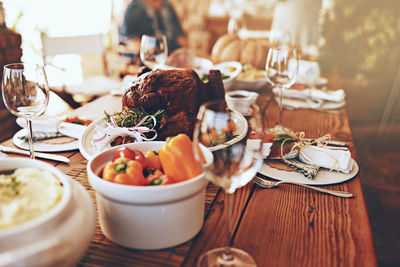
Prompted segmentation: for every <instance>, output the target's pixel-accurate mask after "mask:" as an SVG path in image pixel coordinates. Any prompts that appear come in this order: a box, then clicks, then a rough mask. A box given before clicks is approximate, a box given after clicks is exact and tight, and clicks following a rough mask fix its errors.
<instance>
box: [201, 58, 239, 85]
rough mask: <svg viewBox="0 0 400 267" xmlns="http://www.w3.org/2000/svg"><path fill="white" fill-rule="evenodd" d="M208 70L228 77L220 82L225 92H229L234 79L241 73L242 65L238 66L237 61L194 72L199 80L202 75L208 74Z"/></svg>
mask: <svg viewBox="0 0 400 267" xmlns="http://www.w3.org/2000/svg"><path fill="white" fill-rule="evenodd" d="M228 68H233V69H234V70H233V71H229V70H228ZM210 69H216V70H219V71H220V72H221V73H222V75H228V76H229V78H226V79H223V80H222V83H223V84H224V89H225V91H229V90H231V89H232V86H233V85H234V82H235V79H236V77H237V76H238V75H239V74H240V72H241V71H242V64H240V63H239V62H237V61H228V62H222V63H220V64H217V65H215V66H211V67H208V68H202V69H198V70H196V72H197V74H198V75H199V76H200V78H201V76H202V75H204V74H208V72H209V70H210Z"/></svg>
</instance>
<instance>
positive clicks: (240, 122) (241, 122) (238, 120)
mask: <svg viewBox="0 0 400 267" xmlns="http://www.w3.org/2000/svg"><path fill="white" fill-rule="evenodd" d="M234 114H235V115H234V116H233V117H232V120H233V122H234V123H235V126H236V129H235V131H234V132H233V135H234V136H235V137H234V138H232V139H231V140H229V141H228V142H225V143H224V144H220V145H217V146H211V147H207V148H208V149H209V150H210V151H216V150H219V149H222V148H224V147H226V146H230V145H233V144H235V143H237V142H239V141H240V140H242V139H243V138H244V137H245V136H246V134H247V130H248V124H247V121H246V118H245V117H244V116H243V115H242V114H240V113H239V112H235V113H234Z"/></svg>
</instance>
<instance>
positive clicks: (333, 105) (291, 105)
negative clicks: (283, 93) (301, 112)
mask: <svg viewBox="0 0 400 267" xmlns="http://www.w3.org/2000/svg"><path fill="white" fill-rule="evenodd" d="M275 99H276V98H275ZM282 105H283V106H284V107H285V108H288V109H298V108H305V109H316V110H330V109H339V108H342V107H344V106H345V105H346V101H345V100H343V101H340V102H332V101H323V100H317V101H313V100H303V99H294V98H286V97H284V98H283V99H282Z"/></svg>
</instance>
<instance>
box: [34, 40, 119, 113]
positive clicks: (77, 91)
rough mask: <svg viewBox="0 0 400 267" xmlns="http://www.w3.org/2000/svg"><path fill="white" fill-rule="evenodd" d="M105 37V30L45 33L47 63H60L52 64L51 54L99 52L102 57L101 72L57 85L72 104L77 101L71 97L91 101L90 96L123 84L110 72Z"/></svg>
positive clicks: (58, 91)
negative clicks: (62, 35)
mask: <svg viewBox="0 0 400 267" xmlns="http://www.w3.org/2000/svg"><path fill="white" fill-rule="evenodd" d="M103 38H104V36H103V35H102V34H94V35H80V36H67V37H49V36H47V35H46V34H43V33H42V34H41V40H42V53H43V62H44V64H45V65H46V66H49V65H50V66H52V67H55V68H57V66H54V65H53V64H51V58H52V57H54V56H56V55H66V54H77V55H80V56H81V59H82V57H83V56H88V55H98V56H100V57H101V61H102V66H101V69H102V71H101V72H102V73H101V75H94V76H90V77H84V79H83V81H82V83H79V84H72V85H71V84H68V83H67V82H66V81H64V82H63V83H62V84H63V86H62V88H53V89H54V90H55V91H57V93H59V95H60V96H61V97H62V98H63V99H64V100H66V101H67V102H68V103H70V104H71V106H74V105H75V106H76V103H71V100H73V101H75V102H78V103H79V102H81V103H83V102H87V101H88V100H90V99H93V98H95V97H97V96H101V95H105V94H107V93H109V92H110V91H111V90H117V89H120V87H121V81H120V80H116V79H112V78H110V77H108V76H107V73H108V70H107V61H106V54H105V51H104V45H103ZM95 67H98V66H97V65H96V66H95V65H93V66H89V69H90V68H95ZM59 69H60V70H61V71H65V69H64V68H61V67H59ZM68 95H70V96H72V99H71V98H70V99H68ZM82 99H84V100H82Z"/></svg>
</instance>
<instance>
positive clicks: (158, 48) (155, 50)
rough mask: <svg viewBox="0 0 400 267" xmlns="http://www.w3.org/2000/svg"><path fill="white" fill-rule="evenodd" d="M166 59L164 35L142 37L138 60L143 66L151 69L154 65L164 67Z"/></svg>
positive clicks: (166, 49) (166, 51)
mask: <svg viewBox="0 0 400 267" xmlns="http://www.w3.org/2000/svg"><path fill="white" fill-rule="evenodd" d="M167 58H168V45H167V38H166V37H165V35H156V36H150V35H146V34H143V35H142V40H141V42H140V59H141V60H142V62H143V64H144V65H146V66H147V67H149V68H151V69H153V68H154V67H155V66H156V65H161V66H162V65H165V62H166V61H167Z"/></svg>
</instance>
